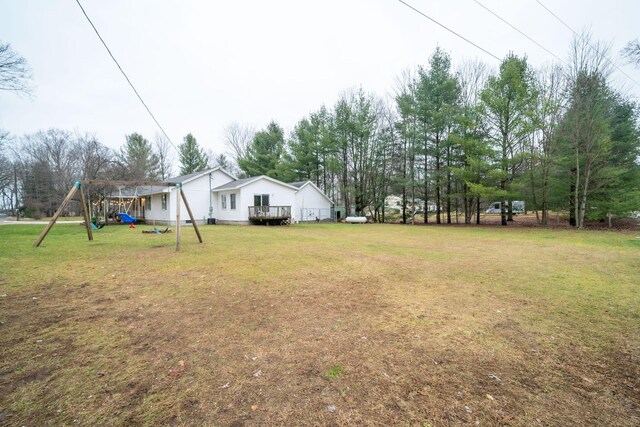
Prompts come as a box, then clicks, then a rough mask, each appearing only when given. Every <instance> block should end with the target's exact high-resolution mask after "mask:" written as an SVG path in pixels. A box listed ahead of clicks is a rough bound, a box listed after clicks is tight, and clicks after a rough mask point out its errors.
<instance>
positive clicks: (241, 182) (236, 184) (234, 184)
mask: <svg viewBox="0 0 640 427" xmlns="http://www.w3.org/2000/svg"><path fill="white" fill-rule="evenodd" d="M260 179H266V180H267V181H271V182H274V183H276V184H280V185H282V186H284V187H289V188H290V189H292V190H296V191H297V190H298V188H297V187H294V186H293V185H291V184H287V183H286V182H282V181H279V180H277V179H275V178H271V177H270V176H266V175H260V176H252V177H250V178H243V179H237V180H235V181H231V182H228V183H226V184H223V185H221V186H219V187H216V188H214V189H213V190H212V191H223V190H237V189H238V188H242V187H244V186H245V185H249V184H251V183H252V182H255V181H258V180H260Z"/></svg>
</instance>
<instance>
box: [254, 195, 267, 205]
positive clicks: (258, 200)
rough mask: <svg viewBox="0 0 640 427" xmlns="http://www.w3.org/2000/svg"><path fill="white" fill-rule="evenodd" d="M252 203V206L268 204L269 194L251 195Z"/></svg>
mask: <svg viewBox="0 0 640 427" xmlns="http://www.w3.org/2000/svg"><path fill="white" fill-rule="evenodd" d="M253 205H254V206H269V195H268V194H255V195H254V196H253Z"/></svg>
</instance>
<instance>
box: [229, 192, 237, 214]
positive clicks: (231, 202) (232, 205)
mask: <svg viewBox="0 0 640 427" xmlns="http://www.w3.org/2000/svg"><path fill="white" fill-rule="evenodd" d="M229 205H230V208H231V210H234V211H235V210H236V193H231V194H229Z"/></svg>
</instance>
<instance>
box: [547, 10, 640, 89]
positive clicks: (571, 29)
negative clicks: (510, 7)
mask: <svg viewBox="0 0 640 427" xmlns="http://www.w3.org/2000/svg"><path fill="white" fill-rule="evenodd" d="M536 3H538V4H539V5H540V6H542V8H543V9H544V10H546V11H547V12H549V13H550V14H551V16H553V17H554V18H556V19H557V20H558V21H560V23H561V24H562V25H564V26H565V27H567V28H568V29H569V31H571V32H572V33H573V34H575V35H576V36H577V37H580V38H581V39H582V40H583V41H584V42H585V43H587V45H588V46H589V47H590V48H591V49H592V50H594V51H596V52H597V51H598V49H596V48H595V47H593V45H592V44H591V43H589V41H588V40H586V39H585V38H584V36H582V35H581V34H578V33H577V32H576V30H574V29H573V28H571V27H570V26H569V24H567V23H566V22H564V21H563V20H562V19H560V17H559V16H558V15H556V14H555V13H553V12H552V11H551V9H549V8H548V7H547V6H545V5H544V4H543V3H542V2H541V1H540V0H536ZM604 59H606V60H607V62H608V63H609V64H610V65H611V66H613V67H614V68H615V69H616V70H618V71H620V72H621V73H622V74H624V75H625V76H626V77H627V78H628V79H629V80H631V81H632V82H634V83H635V84H636V85H637V86H639V87H640V83H638V82H637V81H635V80H634V79H633V78H632V77H631V76H630V75H629V74H627V73H625V72H624V71H623V70H622V69H621V68H620V67H618V66H617V65H616V64H614V63H613V61H611V60H610V59H609V57H608V56H605V57H604Z"/></svg>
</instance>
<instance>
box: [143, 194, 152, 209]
mask: <svg viewBox="0 0 640 427" xmlns="http://www.w3.org/2000/svg"><path fill="white" fill-rule="evenodd" d="M144 208H145V209H146V210H148V211H150V210H151V194H149V195H148V196H147V197H145V198H144Z"/></svg>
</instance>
